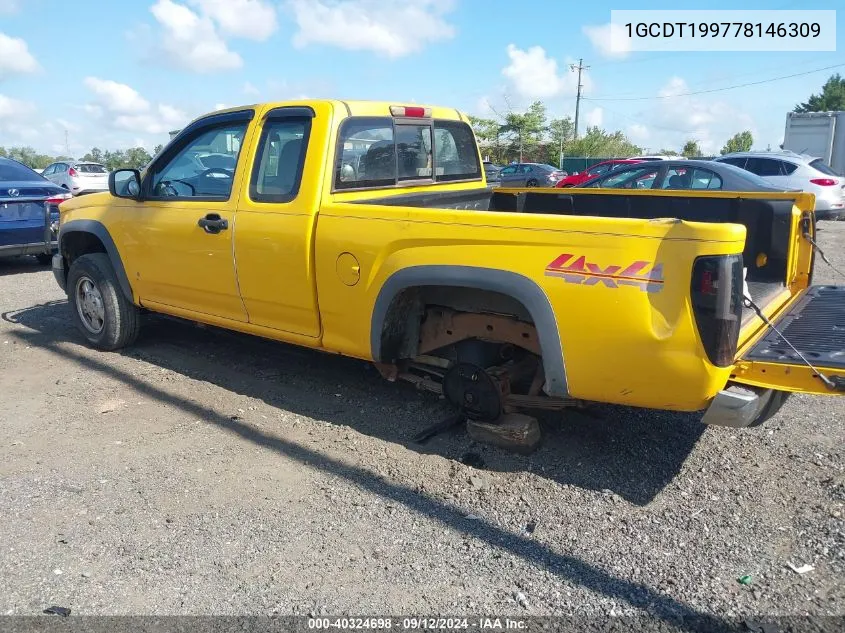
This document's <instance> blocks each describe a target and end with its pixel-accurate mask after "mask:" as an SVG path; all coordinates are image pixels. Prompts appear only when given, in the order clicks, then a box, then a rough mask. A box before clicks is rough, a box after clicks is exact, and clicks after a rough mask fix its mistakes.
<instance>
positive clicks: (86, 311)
mask: <svg viewBox="0 0 845 633" xmlns="http://www.w3.org/2000/svg"><path fill="white" fill-rule="evenodd" d="M76 308H77V312H78V313H79V318H80V320H81V321H82V324H83V325H84V326H85V328H86V329H87V330H88V331H90V332H92V333H93V334H99V333H100V332H101V331H102V330H103V325H104V324H105V320H106V311H105V306H104V304H103V295H102V294H100V289H99V288H97V285H96V284H95V283H94V282H93V281H92V280H91V279H89V278H88V277H80V279H79V281H78V282H76Z"/></svg>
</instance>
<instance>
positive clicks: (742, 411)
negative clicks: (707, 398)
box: [701, 385, 774, 429]
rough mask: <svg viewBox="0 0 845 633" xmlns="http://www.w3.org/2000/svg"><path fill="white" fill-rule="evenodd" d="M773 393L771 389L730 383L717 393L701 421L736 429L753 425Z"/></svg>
mask: <svg viewBox="0 0 845 633" xmlns="http://www.w3.org/2000/svg"><path fill="white" fill-rule="evenodd" d="M773 393H774V392H773V391H772V390H771V389H761V388H758V387H748V386H745V385H742V386H740V385H730V386H729V387H727V388H725V389H722V391H720V392H719V393H717V394H716V397H715V398H713V401H712V402H711V403H710V406H709V407H708V409H707V411H706V412H705V413H704V417H703V418H701V422H702V424H708V425H712V426H727V427H731V428H735V429H743V428H745V427H747V426H751V425H752V424H753V423H754V422H755V421H756V420H757V419H758V418H759V417H760V414H761V413H762V412H763V410H764V409H765V408H766V406H767V405H768V404H769V401H770V400H771V399H772V394H773Z"/></svg>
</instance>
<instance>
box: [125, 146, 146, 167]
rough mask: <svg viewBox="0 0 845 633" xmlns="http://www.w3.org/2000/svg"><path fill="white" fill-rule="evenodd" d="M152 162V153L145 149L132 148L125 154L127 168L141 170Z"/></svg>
mask: <svg viewBox="0 0 845 633" xmlns="http://www.w3.org/2000/svg"><path fill="white" fill-rule="evenodd" d="M150 160H152V156H150V153H149V152H148V151H147V150H145V149H144V148H143V147H131V148H129V149H128V150H126V153H125V154H124V161H125V163H126V164H125V165H124V166H125V167H133V168H135V169H141V168H142V167H143V166H144V165H146V164H147V163H149V162H150Z"/></svg>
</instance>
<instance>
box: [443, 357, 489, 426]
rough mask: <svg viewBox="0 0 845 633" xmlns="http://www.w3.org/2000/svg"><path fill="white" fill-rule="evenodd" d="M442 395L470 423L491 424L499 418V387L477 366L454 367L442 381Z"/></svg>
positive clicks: (469, 364) (462, 364) (456, 365)
mask: <svg viewBox="0 0 845 633" xmlns="http://www.w3.org/2000/svg"><path fill="white" fill-rule="evenodd" d="M443 395H444V396H445V398H446V400H448V401H449V403H450V404H452V405H453V406H454V407H456V408H458V409H460V410H461V411H462V412H463V413H464V415H466V417H468V418H470V419H472V420H478V421H482V422H493V421H495V420H497V419H499V417H500V416H501V415H502V406H503V397H502V390H501V387H500V385H499V383H498V381H497V380H496V379H495V378H493V376H491V375H490V374H488V373H487V372H486V371H485V370H484V369H482V368H481V367H479V366H477V365H473V364H471V363H457V364H455V365H453V366H452V367H451V368H450V369H449V371H447V372H446V375H445V376H444V377H443Z"/></svg>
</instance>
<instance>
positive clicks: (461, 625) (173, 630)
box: [0, 610, 845, 633]
mask: <svg viewBox="0 0 845 633" xmlns="http://www.w3.org/2000/svg"><path fill="white" fill-rule="evenodd" d="M59 613H66V612H64V611H61V610H59ZM289 631H290V632H296V633H300V632H302V633H315V632H317V631H322V632H340V631H358V632H367V631H397V632H403V633H404V632H406V631H407V632H414V631H417V632H420V633H425V632H428V633H435V632H437V633H446V632H447V631H471V632H472V633H485V632H489V633H502V632H506V631H510V632H513V633H518V632H520V631H548V632H549V633H594V632H595V633H843V632H845V616H829V617H828V616H794V617H767V616H760V617H746V618H720V617H718V616H715V615H714V616H708V615H699V616H694V617H677V618H673V617H649V616H608V617H591V616H561V617H557V616H531V617H519V616H495V615H489V616H454V617H443V616H315V617H309V616H278V617H275V616H79V615H74V614H73V613H72V612H71V613H70V614H65V615H55V614H53V615H41V616H0V632H2V633H124V632H125V633H287V632H289Z"/></svg>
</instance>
